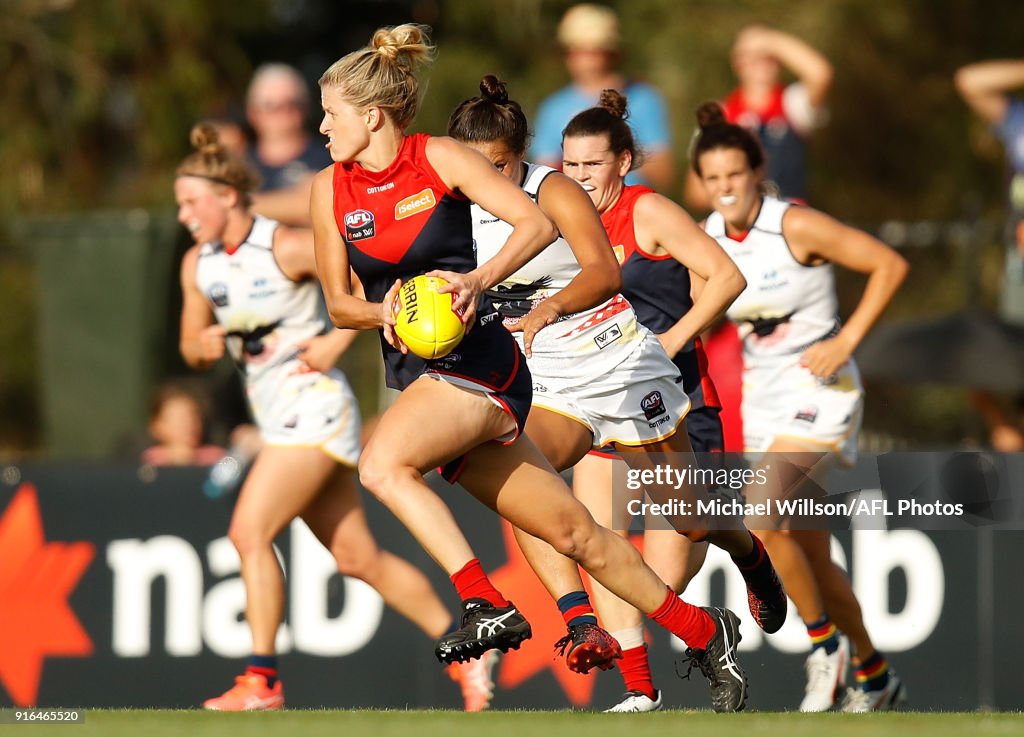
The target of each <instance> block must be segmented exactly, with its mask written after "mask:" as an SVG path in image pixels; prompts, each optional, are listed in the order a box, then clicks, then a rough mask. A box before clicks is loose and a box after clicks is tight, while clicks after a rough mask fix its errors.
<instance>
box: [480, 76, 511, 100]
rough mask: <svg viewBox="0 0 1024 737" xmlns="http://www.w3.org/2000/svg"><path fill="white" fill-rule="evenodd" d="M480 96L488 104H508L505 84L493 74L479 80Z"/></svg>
mask: <svg viewBox="0 0 1024 737" xmlns="http://www.w3.org/2000/svg"><path fill="white" fill-rule="evenodd" d="M480 94H481V95H483V98H484V99H485V100H487V101H488V102H494V103H497V104H498V105H504V104H506V103H507V102H508V89H507V88H506V87H505V83H504V82H502V81H501V80H500V79H498V78H497V77H495V76H494V75H493V74H488V75H487V76H485V77H484V78H483V79H481V80H480Z"/></svg>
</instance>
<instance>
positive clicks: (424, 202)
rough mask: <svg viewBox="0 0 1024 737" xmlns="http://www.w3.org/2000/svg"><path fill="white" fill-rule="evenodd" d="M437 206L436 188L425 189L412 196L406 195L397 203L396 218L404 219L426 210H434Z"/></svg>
mask: <svg viewBox="0 0 1024 737" xmlns="http://www.w3.org/2000/svg"><path fill="white" fill-rule="evenodd" d="M436 206H437V199H436V198H435V197H434V190H432V189H430V188H429V187H428V188H427V189H424V190H422V191H420V192H417V193H416V194H414V195H413V196H412V197H406V198H405V199H404V200H400V201H399V202H398V204H397V205H395V220H404V219H405V218H408V217H412V216H413V215H417V214H419V213H421V212H424V211H426V210H432V209H433V208H434V207H436Z"/></svg>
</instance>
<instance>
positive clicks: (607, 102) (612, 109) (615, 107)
mask: <svg viewBox="0 0 1024 737" xmlns="http://www.w3.org/2000/svg"><path fill="white" fill-rule="evenodd" d="M598 104H599V105H600V106H601V107H603V108H604V109H605V110H607V111H608V112H609V113H611V114H612V115H614V116H615V117H616V118H622V119H623V120H625V119H626V118H627V117H629V116H628V114H627V113H626V96H625V95H623V94H622V93H621V92H619V91H618V90H602V92H601V100H600V102H599V103H598Z"/></svg>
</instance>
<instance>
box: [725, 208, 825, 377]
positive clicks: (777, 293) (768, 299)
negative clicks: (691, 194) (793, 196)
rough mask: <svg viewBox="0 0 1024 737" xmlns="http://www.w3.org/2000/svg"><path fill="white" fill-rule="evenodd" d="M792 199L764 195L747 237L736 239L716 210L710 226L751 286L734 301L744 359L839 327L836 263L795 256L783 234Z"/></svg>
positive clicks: (797, 349) (780, 352)
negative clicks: (815, 262)
mask: <svg viewBox="0 0 1024 737" xmlns="http://www.w3.org/2000/svg"><path fill="white" fill-rule="evenodd" d="M789 207H790V203H788V202H783V201H782V200H778V199H775V198H774V197H765V198H764V201H763V202H762V204H761V212H759V213H758V215H757V219H756V220H755V221H754V224H753V225H752V226H751V228H750V231H749V232H748V233H747V236H746V238H744V239H743V240H742V241H737V240H733V239H732V238H730V237H729V236H728V235H726V232H725V221H724V218H722V216H721V214H719V213H717V212H713V213H711V215H709V216H708V220H707V223H706V225H705V230H706V231H707V233H708V235H710V236H711V237H712V238H714V239H715V240H717V241H718V243H719V245H720V246H722V248H723V249H724V250H725V252H726V253H727V254H729V257H730V258H731V259H732V260H733V261H734V262H735V263H736V266H738V267H739V270H740V271H741V272H742V273H743V276H744V278H746V280H747V288H746V289H744V290H743V293H742V294H740V296H739V297H737V298H736V301H735V302H733V303H732V305H731V306H730V307H729V311H728V312H727V315H728V317H729V319H730V320H732V321H733V322H735V323H737V325H738V326H739V330H740V337H741V338H742V339H743V348H744V359H745V360H746V361H753V362H755V363H757V362H758V361H759V360H760V359H762V358H765V359H771V358H773V357H778V356H786V355H792V354H794V353H802V352H803V351H804V350H805V349H806V348H807V347H808V346H810V345H811V344H813V343H816V342H818V341H819V340H821V339H822V338H825V337H827V336H829V335H830V334H834V333H835V332H837V331H838V330H839V303H838V301H837V300H836V284H835V277H834V275H833V272H832V264H831V263H828V262H826V263H823V264H820V265H818V266H805V265H804V264H801V263H800V262H799V261H797V260H796V259H795V258H794V257H793V253H792V251H790V250H789V244H788V243H786V239H785V238H784V237H783V235H782V218H783V216H784V215H785V213H786V210H788V209H789Z"/></svg>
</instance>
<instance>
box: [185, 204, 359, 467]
mask: <svg viewBox="0 0 1024 737" xmlns="http://www.w3.org/2000/svg"><path fill="white" fill-rule="evenodd" d="M277 226H278V223H277V222H276V221H274V220H269V219H267V218H264V217H261V216H259V215H257V216H256V218H255V221H254V222H253V226H252V230H251V231H250V232H249V235H248V236H247V237H246V239H245V241H244V242H243V243H242V244H241V245H240V246H239V247H238V248H237V249H236V250H234V251H232V252H231V253H228V252H227V251H226V250H225V249H224V245H223V244H222V243H220V242H213V243H206V244H204V245H203V246H202V247H201V248H200V251H199V259H198V262H197V266H196V283H197V286H198V288H199V291H201V292H202V293H203V294H204V295H205V296H206V298H207V300H209V302H210V305H211V307H212V308H213V312H214V316H215V317H216V319H217V322H218V323H220V324H221V325H222V326H223V327H224V328H225V329H226V330H227V331H228V338H227V345H228V351H229V353H230V355H231V357H232V358H233V359H234V360H235V361H236V362H237V363H238V364H239V365H240V367H242V369H243V371H244V372H245V384H246V392H247V394H248V399H249V404H250V406H251V408H252V411H253V416H254V417H255V419H256V422H257V423H258V424H259V426H260V430H261V431H262V433H263V436H264V439H265V440H266V441H267V442H270V443H273V444H280V445H298V444H303V445H305V444H316V445H319V444H323V443H327V444H329V445H332V446H333V447H331V448H328V447H327V445H325V450H328V451H329V452H330V453H331V455H334V456H335V457H337V458H338V459H339V460H342V461H345V462H348V463H354V461H355V458H357V457H358V452H359V447H358V432H359V417H358V412H357V411H356V405H355V402H354V399H353V398H352V394H351V390H350V389H349V387H348V384H347V382H346V381H345V378H344V376H343V375H342V374H341V372H339V371H332V372H330V373H329V374H321V373H319V372H317V371H312V370H311V369H309V367H308V366H306V365H305V363H303V362H302V361H301V360H300V359H299V347H298V346H299V343H301V342H302V341H305V340H308V339H309V338H312V337H315V336H317V335H322V334H324V333H326V332H327V331H328V330H330V329H333V327H332V326H330V325H329V323H328V321H327V313H326V308H325V306H324V301H323V296H322V293H321V291H320V285H319V283H318V282H317V281H316V280H315V279H307V280H304V281H301V282H295V281H292V280H291V279H289V278H288V277H287V276H286V275H285V274H284V273H283V272H282V271H281V269H280V267H279V266H278V265H277V260H276V258H275V257H274V248H273V244H274V232H275V231H276V230H277ZM353 428H354V432H355V436H354V438H353V436H352V431H353ZM339 436H344V439H345V442H344V443H339V442H338V440H339Z"/></svg>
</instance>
